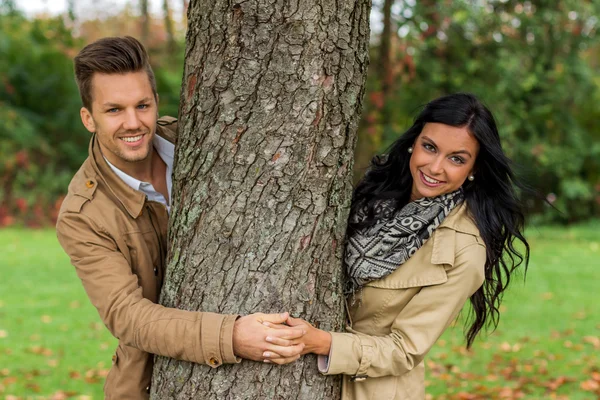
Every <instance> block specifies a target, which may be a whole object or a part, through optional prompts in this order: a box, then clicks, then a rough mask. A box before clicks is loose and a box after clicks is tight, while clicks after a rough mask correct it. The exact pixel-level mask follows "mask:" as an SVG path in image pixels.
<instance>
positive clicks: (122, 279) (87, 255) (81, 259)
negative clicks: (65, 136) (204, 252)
mask: <svg viewBox="0 0 600 400" xmlns="http://www.w3.org/2000/svg"><path fill="white" fill-rule="evenodd" d="M175 121H176V120H175V119H173V118H162V119H159V121H158V126H157V134H159V135H160V136H162V137H164V138H165V139H167V140H169V141H171V142H172V143H174V142H175V132H176V129H175V127H176V124H175ZM167 218H168V216H167V211H166V208H165V206H164V205H163V204H160V203H157V202H154V201H147V200H146V197H145V195H144V194H143V193H142V192H140V191H137V190H134V189H132V188H131V187H129V186H128V185H127V184H126V183H125V182H123V181H122V180H121V179H120V178H119V177H118V176H117V175H116V174H115V173H114V172H113V171H112V169H111V168H110V166H109V165H108V164H107V163H106V161H105V160H104V157H103V156H102V153H101V152H100V148H99V145H98V141H97V139H96V137H95V136H94V137H92V140H91V142H90V147H89V157H88V158H87V159H86V160H85V162H84V163H83V165H82V166H81V168H80V169H79V171H78V172H77V173H76V174H75V176H74V177H73V180H72V181H71V184H70V185H69V190H68V194H67V196H66V198H65V200H64V202H63V204H62V207H61V209H60V213H59V216H58V222H57V225H56V232H57V236H58V240H59V241H60V244H61V245H62V247H63V249H64V250H65V252H66V253H67V254H68V255H69V257H70V258H71V263H72V264H73V265H74V266H75V269H76V271H77V275H78V276H79V278H80V279H81V282H82V283H83V287H84V288H85V291H86V292H87V295H88V296H89V298H90V300H91V302H92V304H93V305H94V306H95V307H96V308H97V309H98V313H99V314H100V318H101V319H102V321H103V322H104V324H105V325H106V327H107V328H108V329H109V330H110V332H111V333H112V334H113V335H114V336H115V337H116V338H118V339H119V345H118V347H117V349H116V351H115V354H114V356H113V357H112V362H113V366H112V368H111V370H110V372H109V374H108V376H107V378H106V383H105V386H104V393H105V397H106V398H107V399H119V400H126V399H136V400H137V399H147V398H148V393H149V391H150V390H149V388H150V378H151V375H152V363H153V356H152V354H158V355H162V356H167V357H172V358H176V359H179V360H186V361H192V362H196V363H206V364H209V365H211V366H213V367H217V366H219V365H221V364H223V363H235V362H239V359H238V358H237V357H235V355H234V354H233V345H232V338H233V324H234V321H235V319H236V316H235V315H220V314H213V313H203V312H191V311H183V310H176V309H170V308H165V307H163V306H160V305H158V304H156V302H157V301H158V298H159V294H160V289H161V286H162V283H163V276H164V273H165V261H166V260H165V258H166V249H167V226H168V225H167Z"/></svg>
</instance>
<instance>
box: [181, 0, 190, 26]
mask: <svg viewBox="0 0 600 400" xmlns="http://www.w3.org/2000/svg"><path fill="white" fill-rule="evenodd" d="M181 4H182V6H183V9H182V18H181V20H182V21H183V24H184V26H187V12H188V6H189V4H190V2H189V1H188V0H182V3H181Z"/></svg>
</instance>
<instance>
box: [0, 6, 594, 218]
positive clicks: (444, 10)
mask: <svg viewBox="0 0 600 400" xmlns="http://www.w3.org/2000/svg"><path fill="white" fill-rule="evenodd" d="M374 3H375V9H376V10H377V8H378V7H377V6H378V4H379V3H381V4H380V6H381V5H383V4H384V3H385V4H391V3H393V7H392V16H393V24H394V29H391V31H392V32H395V33H394V35H393V37H392V38H391V54H390V57H388V59H389V60H390V65H388V66H387V67H386V66H385V65H382V61H381V60H382V59H383V58H382V57H381V54H380V50H381V49H380V48H379V46H378V44H377V43H378V42H377V35H373V42H372V43H373V46H372V48H371V69H370V72H369V77H368V82H367V94H366V107H365V110H364V112H363V118H362V120H361V127H360V130H359V139H358V146H357V151H356V154H355V156H356V157H355V158H356V168H355V171H356V176H360V175H361V174H362V172H363V171H364V168H365V166H366V165H368V161H369V159H370V158H371V156H372V155H373V154H374V153H375V152H382V151H384V149H385V148H386V147H387V146H388V145H389V144H390V143H391V142H392V141H393V140H394V138H395V137H397V136H398V135H399V134H400V133H401V132H403V131H404V130H406V129H407V128H408V126H409V125H410V124H411V121H412V118H413V117H414V115H415V114H416V111H417V109H418V107H419V106H420V105H422V104H424V103H426V102H427V101H428V100H431V99H432V98H434V97H436V96H439V95H442V94H445V93H450V92H456V91H470V92H473V93H475V94H477V95H478V96H479V97H481V98H482V99H483V100H484V101H485V102H486V104H488V106H489V107H490V109H491V110H492V111H493V113H494V114H495V116H496V118H497V120H498V124H499V127H500V132H501V135H502V138H503V143H504V145H505V149H506V151H507V153H508V154H509V155H510V156H511V158H512V159H513V160H514V162H515V166H516V169H517V170H518V171H519V172H520V175H521V176H522V178H523V179H524V180H525V181H526V182H527V183H529V184H530V185H531V186H532V187H533V188H534V189H536V190H537V191H538V192H539V194H540V195H541V196H537V197H536V196H532V195H528V197H527V199H528V200H527V201H528V204H529V206H530V209H531V214H532V217H533V218H532V220H534V221H548V220H552V221H557V222H573V221H577V220H583V219H587V218H589V217H590V216H598V215H600V131H598V129H597V127H596V121H597V120H598V118H599V117H600V107H598V106H597V104H598V103H599V102H600V74H599V73H598V71H599V70H600V69H599V68H598V67H599V66H600V57H599V56H598V54H600V52H598V50H600V36H599V35H598V34H597V27H598V24H599V23H600V22H599V20H598V17H597V15H600V3H599V2H597V1H589V0H588V1H579V0H563V1H516V0H485V1H477V2H473V1H467V0H461V1H449V0H421V1H414V0H398V1H396V2H395V3H394V2H389V1H387V2H384V0H376V1H375V2H374ZM374 16H375V17H377V16H379V17H380V16H381V14H378V13H375V14H374ZM0 30H1V32H2V35H0V226H4V225H7V224H11V223H14V221H15V220H16V221H20V222H22V223H25V224H27V225H30V226H36V225H41V224H44V223H48V222H52V219H53V217H54V216H55V214H56V207H57V206H58V205H59V204H60V196H61V195H62V194H64V192H65V191H66V185H67V183H68V181H69V179H70V177H71V176H72V175H73V174H74V173H75V171H76V170H77V168H78V166H79V165H80V164H81V162H82V161H83V160H84V159H85V157H86V154H87V145H88V140H89V134H88V133H87V131H85V130H84V128H83V127H82V125H81V122H80V121H79V115H78V110H79V108H80V105H81V102H80V100H79V96H78V93H77V88H76V86H75V83H74V80H73V73H72V66H71V62H72V61H71V60H72V57H73V56H74V55H75V54H76V52H77V51H78V50H79V49H80V48H81V47H82V46H83V45H85V44H86V43H89V42H91V41H93V40H96V39H98V38H99V37H102V36H108V35H123V34H130V35H133V36H136V37H140V36H141V33H142V24H141V23H140V18H139V15H137V14H136V11H135V10H134V9H133V7H132V6H128V7H125V8H124V9H123V11H122V12H120V13H118V14H114V15H110V16H108V17H106V18H103V19H93V20H84V21H78V22H77V23H74V22H73V18H70V17H66V16H61V17H52V18H48V17H38V18H36V19H26V18H25V17H24V16H23V15H21V14H20V13H19V12H18V11H16V10H15V6H14V1H12V0H0ZM182 33H183V32H182V29H181V27H179V30H178V31H176V34H177V39H178V40H179V42H178V44H177V46H175V48H174V49H170V48H168V46H167V33H166V32H165V28H164V22H163V21H162V19H157V18H155V19H152V21H151V22H150V35H149V37H148V42H147V43H145V44H146V46H147V47H148V49H149V52H150V55H151V61H152V62H153V66H154V69H155V74H156V77H157V82H158V90H159V95H160V100H161V102H160V110H161V114H164V115H177V111H178V103H179V90H180V86H181V77H182V69H183V59H184V54H183V48H184V46H183V43H182ZM23 49H27V51H23ZM384 75H385V76H384ZM544 198H546V199H548V200H549V201H550V202H551V203H553V205H554V206H555V207H556V208H557V209H558V211H557V210H556V209H553V208H552V207H549V206H548V205H547V204H545V203H544V201H543V200H544Z"/></svg>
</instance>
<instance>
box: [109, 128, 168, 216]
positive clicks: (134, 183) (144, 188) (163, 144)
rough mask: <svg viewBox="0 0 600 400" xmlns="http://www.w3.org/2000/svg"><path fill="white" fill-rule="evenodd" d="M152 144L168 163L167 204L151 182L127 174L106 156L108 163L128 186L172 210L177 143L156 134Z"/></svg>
mask: <svg viewBox="0 0 600 400" xmlns="http://www.w3.org/2000/svg"><path fill="white" fill-rule="evenodd" d="M152 145H153V146H154V148H155V149H156V151H157V153H158V155H159V156H160V158H161V159H162V160H163V161H164V163H165V164H166V165H167V171H166V178H167V191H168V192H169V201H168V204H167V201H166V199H165V198H164V196H163V195H162V194H160V193H159V192H157V191H156V189H154V187H153V186H152V184H151V183H149V182H144V181H140V180H139V179H136V178H134V177H133V176H131V175H128V174H126V173H125V172H123V171H121V170H120V169H119V168H117V167H115V166H114V165H112V164H111V163H110V161H108V160H107V159H106V157H104V160H105V161H106V163H107V164H108V165H109V166H110V168H111V169H112V170H113V172H114V173H115V174H116V175H117V176H118V177H119V178H121V180H122V181H123V182H125V183H126V184H127V186H129V187H131V188H132V189H134V190H139V191H141V192H143V193H144V194H146V196H147V198H148V200H152V201H158V202H159V203H162V204H164V205H165V207H167V211H170V209H171V207H170V204H171V187H172V186H173V180H172V178H171V176H172V174H173V156H174V154H175V145H173V143H171V142H169V141H168V140H166V139H164V138H162V137H160V136H158V135H157V134H154V139H153V140H152Z"/></svg>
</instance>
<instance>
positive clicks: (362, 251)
mask: <svg viewBox="0 0 600 400" xmlns="http://www.w3.org/2000/svg"><path fill="white" fill-rule="evenodd" d="M463 200H464V194H463V191H462V189H459V190H457V191H455V192H452V193H448V194H444V195H441V196H438V197H433V198H427V197H426V198H422V199H419V200H415V201H413V202H410V203H408V204H407V205H405V206H404V207H402V209H400V210H398V211H396V212H395V213H394V208H395V207H394V206H395V203H396V201H395V200H380V201H378V202H377V203H376V205H375V208H374V214H375V219H376V220H375V223H374V224H373V225H372V226H370V227H368V228H364V229H361V230H359V231H357V232H355V233H354V234H353V235H352V236H350V238H349V239H348V243H347V244H346V252H345V254H344V264H345V267H346V274H347V275H348V278H349V279H348V282H347V285H346V290H345V292H346V294H352V293H354V292H355V291H356V290H358V289H360V288H361V287H362V286H363V285H364V284H366V283H368V282H370V281H373V280H376V279H381V278H383V277H385V276H387V275H389V274H391V273H392V272H394V271H395V270H396V269H397V268H399V267H400V265H402V264H404V263H405V262H406V261H407V260H408V259H409V258H410V257H412V255H413V254H415V253H416V252H417V250H419V248H421V246H422V245H423V244H424V243H425V242H426V241H427V239H429V238H430V237H431V235H432V233H433V231H434V230H435V229H436V228H437V227H438V226H439V225H440V224H441V223H442V221H443V220H444V218H446V217H447V216H448V214H450V212H451V211H452V210H453V209H454V208H455V207H456V206H458V205H459V204H460V203H461V202H462V201H463ZM351 218H352V221H353V222H355V223H356V222H361V221H364V220H365V219H366V218H367V209H366V207H364V208H362V209H361V210H359V211H358V212H357V213H356V214H355V215H353V216H352V217H351Z"/></svg>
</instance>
